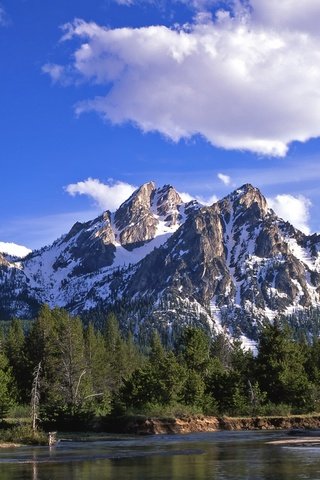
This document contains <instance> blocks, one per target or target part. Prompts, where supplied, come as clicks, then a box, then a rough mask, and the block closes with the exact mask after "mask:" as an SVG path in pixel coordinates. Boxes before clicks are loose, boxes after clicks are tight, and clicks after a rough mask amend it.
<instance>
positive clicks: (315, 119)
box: [47, 0, 320, 156]
mask: <svg viewBox="0 0 320 480" xmlns="http://www.w3.org/2000/svg"><path fill="white" fill-rule="evenodd" d="M260 1H261V5H262V4H263V5H264V8H266V9H267V8H268V5H269V0H268V3H267V0H255V1H254V0H252V6H253V8H254V9H255V10H253V13H252V14H251V16H250V15H249V13H248V12H249V10H244V9H243V8H242V9H241V8H240V7H239V5H240V4H239V3H236V2H233V3H234V5H235V7H234V8H235V12H238V13H237V15H236V16H235V17H232V16H231V15H230V14H229V13H227V12H226V11H220V13H219V15H218V19H215V20H214V21H209V20H208V19H207V20H206V22H205V23H203V22H202V23H197V22H195V23H194V24H193V25H187V26H185V27H179V28H167V27H165V26H161V25H160V26H150V27H142V28H116V29H108V28H104V27H101V26H99V25H97V24H95V23H93V22H91V23H88V22H85V21H82V20H76V21H74V22H73V23H72V24H68V25H65V27H64V30H65V31H64V36H63V40H72V39H77V40H78V41H79V40H80V42H81V45H80V46H79V47H78V48H77V49H75V51H74V54H73V56H72V61H71V62H70V64H67V65H65V66H63V67H62V66H61V70H59V68H58V67H59V66H57V65H54V68H52V66H51V71H50V68H48V67H47V73H49V74H50V75H51V77H52V79H53V80H55V81H57V79H59V75H60V77H64V78H62V81H65V75H66V72H68V74H69V76H70V77H69V78H70V81H73V82H77V81H87V82H89V83H91V84H92V85H93V87H94V85H100V87H99V88H100V91H101V85H105V88H106V94H105V95H104V96H98V97H95V98H91V99H87V100H84V101H82V102H79V103H78V104H77V106H76V112H77V114H81V113H83V112H86V111H90V110H92V111H96V112H98V113H99V114H100V115H101V116H102V117H104V118H105V119H107V120H108V121H110V122H112V123H113V124H116V125H121V124H123V123H125V122H131V123H132V124H134V125H136V126H138V127H139V128H140V129H141V130H142V131H143V132H153V131H158V132H161V133H162V134H163V135H165V136H166V137H168V138H170V139H172V140H173V141H179V140H180V139H182V138H190V137H192V136H193V135H196V134H200V135H202V136H203V137H205V138H206V139H207V140H208V141H209V142H211V143H212V144H213V145H216V146H218V147H223V148H227V149H245V150H250V151H253V152H257V153H261V154H267V155H275V156H284V155H285V154H286V152H287V149H288V147H289V144H290V143H291V142H292V141H294V140H296V141H301V142H304V141H307V140H308V139H310V138H313V137H318V136H319V135H320V88H319V85H320V37H318V35H314V34H313V31H312V30H311V31H310V32H309V31H308V30H305V31H301V30H298V29H294V24H293V23H292V25H291V24H290V28H284V25H281V28H280V27H279V28H278V29H277V28H274V27H273V26H272V25H271V24H270V26H269V24H261V22H260V20H259V19H260V17H261V18H262V17H263V15H262V7H260V10H259V5H260V3H259V2H260ZM280 3H281V2H280ZM289 3H290V2H286V4H287V5H289ZM291 3H292V2H291ZM270 5H271V6H270V7H269V10H268V11H269V13H270V14H271V13H272V12H273V10H272V9H273V8H276V7H274V5H275V3H272V2H271V4H270ZM303 5H305V4H303ZM314 5H315V2H311V0H309V2H307V5H306V7H305V8H306V11H307V12H309V13H310V12H312V11H313V10H312V9H313V7H314ZM288 8H289V7H288ZM299 9H300V7H299ZM259 12H260V13H259ZM301 28H302V27H301ZM62 72H64V73H63V74H62Z"/></svg>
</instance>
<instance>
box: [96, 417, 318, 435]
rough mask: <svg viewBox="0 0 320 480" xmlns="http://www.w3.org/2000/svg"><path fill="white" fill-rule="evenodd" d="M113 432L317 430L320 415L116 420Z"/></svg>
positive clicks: (108, 425) (107, 426)
mask: <svg viewBox="0 0 320 480" xmlns="http://www.w3.org/2000/svg"><path fill="white" fill-rule="evenodd" d="M104 427H105V429H106V431H108V432H110V433H126V434H135V435H163V434H183V433H196V432H198V433H200V432H216V431H219V430H220V431H221V430H229V431H237V430H239V431H240V430H290V429H302V430H314V429H320V415H314V416H311V415H310V416H306V415H305V416H304V415H295V416H293V415H292V416H289V417H284V416H274V417H263V416H256V417H238V418H237V417H214V416H196V417H191V416H190V417H174V418H156V417H147V416H143V415H137V416H125V417H114V418H112V419H109V420H108V421H107V422H106V424H105V425H104Z"/></svg>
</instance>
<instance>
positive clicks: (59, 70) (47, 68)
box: [42, 63, 64, 83]
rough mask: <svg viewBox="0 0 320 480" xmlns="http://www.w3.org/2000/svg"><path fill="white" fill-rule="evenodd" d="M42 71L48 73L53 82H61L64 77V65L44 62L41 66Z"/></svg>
mask: <svg viewBox="0 0 320 480" xmlns="http://www.w3.org/2000/svg"><path fill="white" fill-rule="evenodd" d="M42 72H43V73H47V74H48V75H50V77H51V80H52V82H53V83H56V82H58V81H60V82H62V81H63V77H64V67H63V66H62V65H56V64H55V63H46V64H45V65H43V67H42Z"/></svg>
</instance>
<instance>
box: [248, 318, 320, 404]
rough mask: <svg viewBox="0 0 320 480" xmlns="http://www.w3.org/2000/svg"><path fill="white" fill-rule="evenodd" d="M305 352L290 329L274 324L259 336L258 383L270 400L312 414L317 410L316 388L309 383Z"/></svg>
mask: <svg viewBox="0 0 320 480" xmlns="http://www.w3.org/2000/svg"><path fill="white" fill-rule="evenodd" d="M305 362H306V357H305V355H304V350H303V349H302V348H301V346H300V345H299V344H297V343H296V342H294V341H293V340H292V337H291V334H290V331H289V329H288V328H281V326H280V325H279V324H278V323H277V322H275V323H274V324H273V325H268V326H266V327H265V328H264V330H263V331H262V333H261V335H260V341H259V353H258V357H257V380H258V382H259V385H260V387H261V389H262V391H265V392H267V395H268V399H269V400H270V401H271V402H273V403H275V404H277V403H286V404H290V405H292V406H294V407H296V408H297V409H301V410H304V411H310V410H312V409H313V407H314V387H313V385H312V384H311V382H310V381H309V380H308V377H307V374H306V371H305V368H304V364H305Z"/></svg>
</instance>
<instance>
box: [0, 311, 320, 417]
mask: <svg viewBox="0 0 320 480" xmlns="http://www.w3.org/2000/svg"><path fill="white" fill-rule="evenodd" d="M35 372H37V373H38V377H39V385H38V386H39V394H40V397H39V405H38V407H39V412H38V415H37V416H38V417H39V421H40V422H42V423H43V424H44V425H45V424H46V423H50V424H52V423H53V422H57V423H58V424H59V425H61V424H64V425H65V426H68V425H69V426H71V425H72V423H73V422H76V423H77V425H78V426H79V425H81V422H82V421H83V422H87V421H89V420H92V419H93V418H97V417H104V416H106V415H110V414H111V415H120V414H136V413H143V414H151V415H152V414H154V415H156V414H158V415H172V414H208V415H209V414H211V415H233V416H238V415H258V414H259V415H268V414H269V415H270V414H288V413H307V412H312V411H319V401H320V389H319V381H320V341H319V340H318V339H316V340H315V341H314V342H313V343H312V344H308V343H307V342H305V341H301V342H297V341H295V340H294V339H293V335H292V332H291V331H290V330H289V329H288V328H287V327H285V326H283V325H281V324H279V323H277V322H275V323H274V325H268V326H266V327H265V328H264V330H263V331H262V332H261V335H260V338H259V343H258V352H257V355H256V356H253V355H252V353H251V352H246V351H244V350H243V348H242V347H241V345H240V343H239V342H233V343H230V342H229V341H228V339H226V338H225V337H224V336H223V335H219V336H217V337H216V338H211V337H210V336H209V335H208V334H207V333H206V332H204V331H203V330H201V329H198V328H195V327H186V328H185V329H184V330H183V331H182V333H181V335H180V338H179V339H178V340H177V342H176V344H175V345H174V346H173V347H172V346H171V347H170V348H169V347H166V346H164V345H163V344H162V342H161V339H160V337H159V335H158V334H156V333H155V334H154V335H153V336H152V338H151V340H150V342H148V343H147V344H144V345H137V344H136V343H135V342H134V339H133V337H132V336H130V335H128V336H124V335H123V334H122V333H121V331H120V329H119V325H118V322H117V319H116V317H115V315H113V314H111V315H108V317H107V318H106V322H105V327H104V329H103V330H102V331H99V330H95V329H94V327H93V326H92V324H90V323H89V324H88V325H87V326H86V327H84V326H83V324H82V322H81V320H80V319H79V318H77V317H72V316H70V315H69V314H68V313H67V312H66V311H65V310H63V309H54V310H50V309H49V308H48V307H46V306H45V307H43V308H42V309H41V311H40V313H39V315H38V318H37V319H36V320H35V321H34V322H33V324H32V326H31V328H30V330H29V331H28V332H25V331H24V330H23V328H22V324H21V322H20V321H19V320H13V321H12V323H11V325H10V327H9V328H8V329H7V331H6V332H5V333H3V334H2V338H1V351H0V416H1V417H2V418H3V417H4V416H5V415H6V413H7V412H8V410H9V408H10V407H11V406H12V405H13V404H30V401H31V392H32V391H33V387H34V382H35V375H36V373H35ZM38 377H37V378H38ZM37 381H38V380H37ZM73 426H74V423H73Z"/></svg>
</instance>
